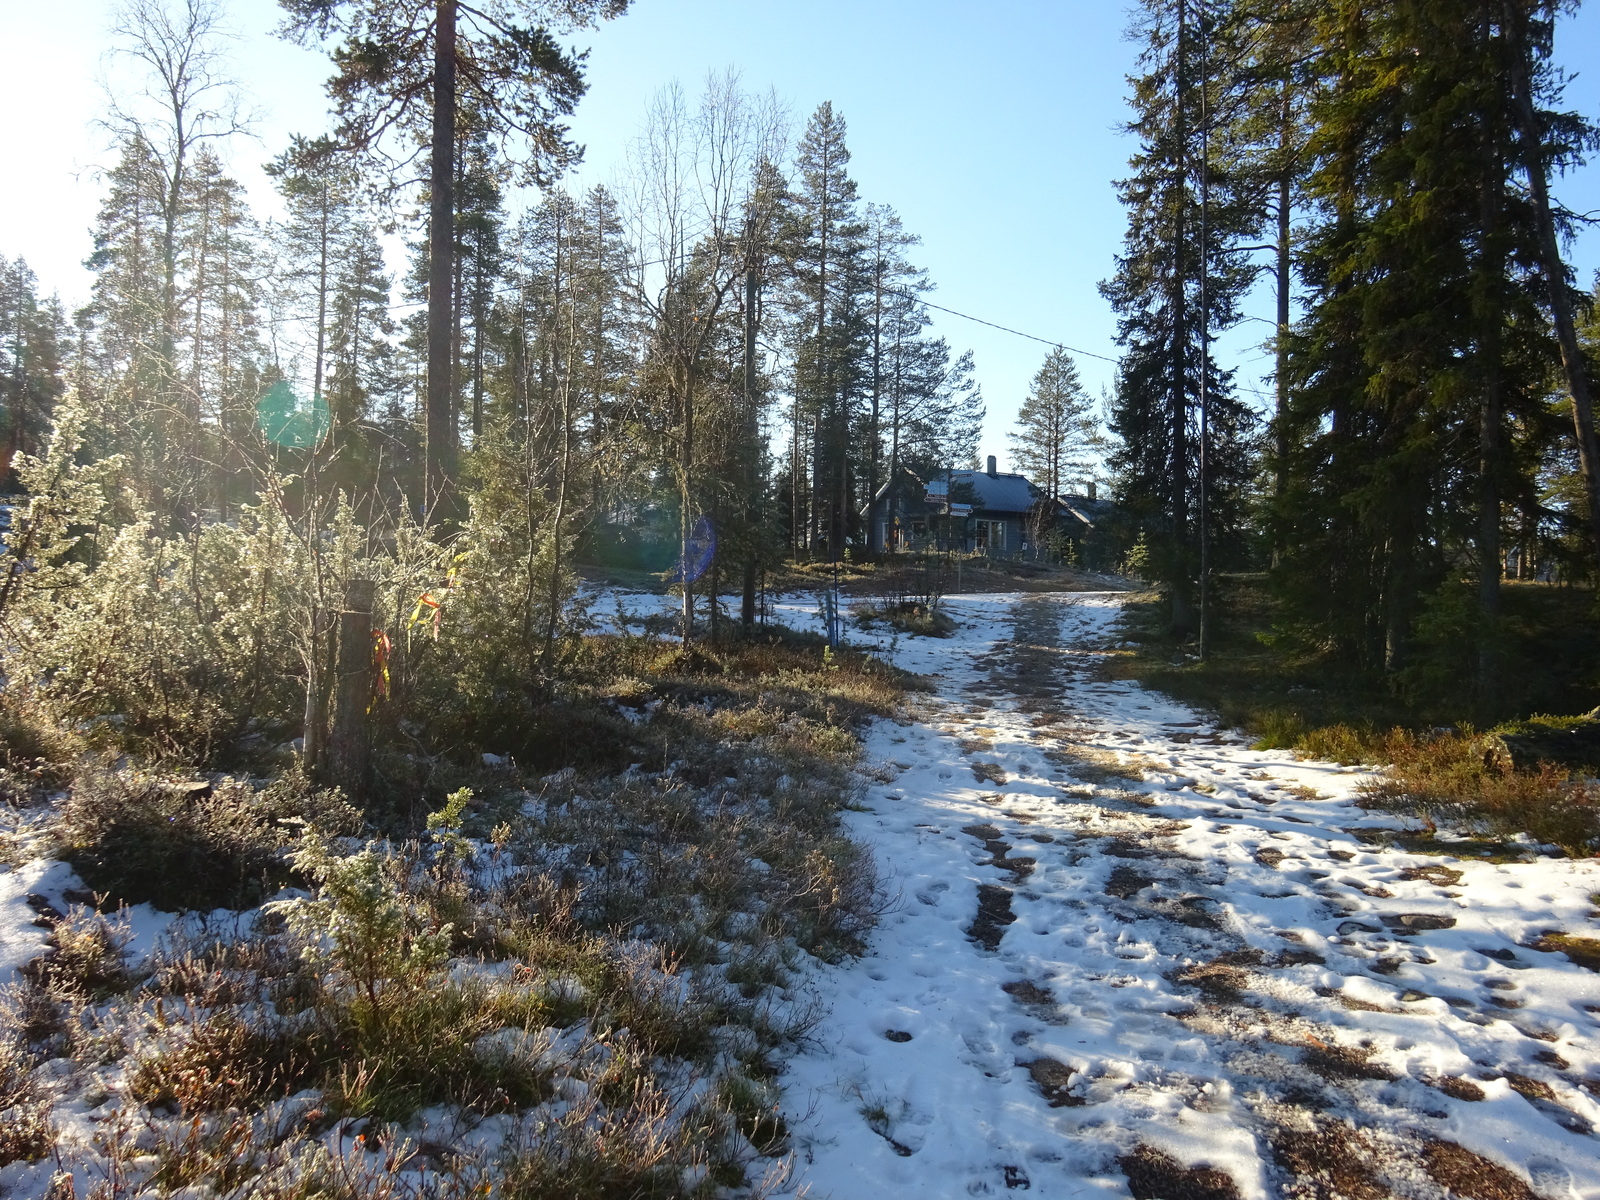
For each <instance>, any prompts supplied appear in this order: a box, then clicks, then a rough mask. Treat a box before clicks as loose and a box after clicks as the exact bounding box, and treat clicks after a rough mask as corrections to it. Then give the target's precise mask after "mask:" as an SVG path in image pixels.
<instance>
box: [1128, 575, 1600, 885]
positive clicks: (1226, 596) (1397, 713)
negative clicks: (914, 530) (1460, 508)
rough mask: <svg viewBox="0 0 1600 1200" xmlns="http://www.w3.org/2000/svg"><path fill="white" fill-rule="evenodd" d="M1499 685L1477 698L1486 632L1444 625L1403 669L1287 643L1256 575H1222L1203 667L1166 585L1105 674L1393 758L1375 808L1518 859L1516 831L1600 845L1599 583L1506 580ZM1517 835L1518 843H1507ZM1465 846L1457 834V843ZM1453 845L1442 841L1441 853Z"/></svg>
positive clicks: (1418, 839)
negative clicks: (1169, 613) (1386, 671)
mask: <svg viewBox="0 0 1600 1200" xmlns="http://www.w3.org/2000/svg"><path fill="white" fill-rule="evenodd" d="M1505 593H1506V605H1505V607H1506V621H1505V625H1504V630H1503V635H1502V641H1501V643H1500V656H1501V661H1500V668H1499V675H1500V678H1501V680H1502V687H1501V688H1500V689H1498V690H1497V693H1496V694H1495V695H1494V696H1493V697H1490V698H1488V700H1487V702H1486V701H1485V699H1484V698H1483V697H1480V696H1476V695H1475V694H1474V691H1473V688H1472V686H1471V683H1470V680H1471V679H1472V678H1473V667H1474V665H1475V664H1474V661H1473V659H1472V658H1471V656H1472V655H1474V654H1475V653H1476V642H1475V641H1474V640H1473V639H1471V638H1469V637H1467V636H1465V635H1464V634H1461V633H1460V631H1453V630H1451V629H1450V628H1448V627H1447V626H1446V625H1445V624H1444V623H1442V624H1441V628H1440V629H1439V630H1438V631H1437V635H1436V636H1435V637H1434V638H1433V639H1431V640H1428V641H1423V642H1422V643H1421V644H1419V645H1417V646H1415V647H1414V648H1413V657H1412V659H1411V662H1410V664H1409V666H1408V667H1407V669H1405V670H1403V671H1400V672H1397V673H1392V674H1390V675H1387V676H1381V677H1380V676H1378V675H1375V674H1372V673H1367V672H1362V671H1360V670H1357V669H1355V668H1353V667H1351V666H1350V665H1349V664H1348V663H1346V662H1343V661H1341V659H1340V656H1339V655H1337V654H1336V653H1334V652H1332V651H1331V650H1328V649H1324V648H1319V647H1315V646H1310V647H1308V646H1307V645H1305V644H1304V643H1303V642H1299V641H1296V640H1294V639H1291V638H1287V637H1284V636H1283V635H1282V632H1281V630H1280V629H1279V628H1278V626H1277V625H1276V624H1275V622H1276V620H1277V618H1278V617H1279V615H1280V614H1279V613H1278V611H1277V609H1276V608H1275V606H1274V604H1273V601H1272V598H1271V594H1270V593H1269V592H1268V591H1267V590H1266V588H1265V587H1263V586H1262V585H1261V583H1260V581H1259V580H1258V579H1255V578H1253V577H1233V578H1230V579H1228V580H1226V581H1225V583H1224V588H1223V595H1222V597H1221V599H1220V603H1219V605H1218V608H1219V612H1220V616H1219V619H1218V621H1217V626H1216V628H1217V636H1216V637H1215V639H1214V641H1213V643H1212V648H1211V650H1210V653H1209V654H1208V657H1207V659H1206V661H1204V662H1202V661H1200V660H1199V658H1198V656H1197V654H1196V653H1195V650H1196V647H1195V646H1194V644H1193V642H1192V641H1186V642H1184V643H1182V644H1179V643H1178V642H1176V641H1175V640H1174V639H1173V638H1172V637H1171V636H1170V635H1169V634H1168V633H1167V631H1166V630H1165V629H1164V628H1163V616H1164V608H1163V606H1162V604H1161V601H1160V598H1159V597H1157V596H1154V595H1150V596H1147V597H1145V598H1142V599H1137V600H1134V601H1133V602H1131V603H1129V604H1128V605H1127V606H1126V608H1125V609H1124V617H1123V621H1122V625H1121V629H1122V632H1123V634H1124V637H1125V639H1126V640H1125V641H1124V642H1123V649H1122V651H1121V653H1119V654H1118V655H1116V656H1115V657H1114V658H1113V659H1112V660H1111V664H1110V667H1109V669H1110V670H1111V671H1112V672H1113V673H1114V674H1115V675H1116V676H1118V677H1119V678H1132V679H1137V680H1139V681H1140V682H1141V683H1143V684H1145V685H1146V686H1147V687H1152V688H1156V689H1158V690H1160V691H1163V692H1166V693H1168V694H1170V695H1172V696H1174V697H1176V698H1177V699H1179V700H1182V701H1184V702H1185V703H1188V704H1192V705H1195V706H1197V707H1200V708H1203V709H1207V710H1209V711H1212V712H1215V713H1217V714H1218V715H1219V717H1220V718H1221V719H1222V720H1223V721H1225V722H1226V723H1227V724H1229V725H1231V726H1234V727H1236V728H1238V729H1241V730H1243V731H1244V732H1245V733H1247V734H1249V735H1251V736H1252V737H1253V738H1255V739H1256V743H1255V744H1256V746H1257V748H1258V749H1284V750H1292V751H1294V752H1295V753H1297V754H1300V755H1303V756H1305V757H1307V758H1319V759H1327V760H1331V761H1335V762H1340V763H1346V764H1370V765H1373V766H1382V767H1384V768H1385V770H1384V772H1383V773H1382V774H1381V775H1374V777H1373V778H1372V780H1371V782H1370V783H1369V784H1368V785H1367V787H1366V789H1365V790H1366V797H1367V799H1366V803H1368V804H1370V805H1371V806H1373V807H1375V808H1385V809H1390V810H1393V811H1396V812H1400V813H1405V814H1408V815H1411V816H1414V817H1417V818H1419V822H1420V826H1421V828H1420V831H1419V833H1418V834H1417V835H1416V836H1415V837H1413V838H1410V839H1408V844H1410V845H1411V847H1412V848H1413V849H1425V848H1426V847H1427V846H1428V845H1429V844H1430V843H1431V842H1432V839H1433V837H1434V835H1435V834H1436V833H1437V832H1438V831H1440V830H1448V831H1450V833H1451V834H1452V836H1460V835H1463V834H1464V835H1468V836H1471V837H1475V838H1477V839H1480V840H1483V841H1484V843H1485V845H1486V846H1488V847H1489V851H1488V852H1489V853H1491V854H1493V853H1506V854H1510V855H1513V856H1515V855H1517V854H1520V853H1521V852H1522V850H1523V847H1522V846H1521V845H1519V844H1518V842H1517V840H1516V839H1518V838H1519V835H1520V836H1521V838H1522V840H1524V841H1526V840H1527V839H1529V838H1531V839H1532V840H1533V841H1535V842H1537V843H1540V844H1543V845H1548V846H1555V847H1559V848H1560V849H1561V850H1562V851H1564V852H1566V853H1568V854H1571V855H1574V856H1583V855H1589V854H1593V853H1595V851H1596V847H1597V846H1600V783H1597V782H1596V776H1597V775H1600V717H1597V716H1596V715H1595V713H1596V712H1597V711H1600V710H1597V709H1596V706H1597V705H1600V688H1597V687H1596V685H1595V683H1594V681H1595V679H1597V678H1600V615H1597V610H1596V608H1595V600H1594V594H1593V592H1592V590H1591V589H1587V588H1580V587H1558V586H1551V585H1545V584H1522V585H1516V584H1508V585H1507V586H1506V588H1505ZM1508 839H1509V840H1508ZM1455 844H1456V845H1457V846H1458V847H1459V843H1455ZM1443 845H1444V843H1441V848H1443Z"/></svg>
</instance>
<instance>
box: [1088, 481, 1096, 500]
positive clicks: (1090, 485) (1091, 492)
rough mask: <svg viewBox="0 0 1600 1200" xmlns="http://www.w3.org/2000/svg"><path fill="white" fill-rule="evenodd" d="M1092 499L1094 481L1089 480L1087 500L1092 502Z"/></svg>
mask: <svg viewBox="0 0 1600 1200" xmlns="http://www.w3.org/2000/svg"><path fill="white" fill-rule="evenodd" d="M1094 498H1095V497H1094V480H1092V479H1091V480H1089V499H1091V500H1093V499H1094Z"/></svg>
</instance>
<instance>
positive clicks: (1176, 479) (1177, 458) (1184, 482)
mask: <svg viewBox="0 0 1600 1200" xmlns="http://www.w3.org/2000/svg"><path fill="white" fill-rule="evenodd" d="M1187 40H1188V5H1187V4H1186V3H1185V2H1184V0H1178V45H1177V59H1178V61H1177V67H1176V75H1177V85H1176V87H1175V89H1174V92H1175V100H1174V125H1175V132H1176V143H1177V145H1178V147H1179V150H1178V158H1177V163H1176V171H1175V175H1174V178H1173V181H1172V188H1173V192H1174V194H1175V195H1176V196H1177V198H1178V202H1177V205H1176V209H1177V218H1176V224H1177V228H1176V229H1175V230H1174V234H1173V240H1172V245H1173V251H1172V252H1173V254H1174V256H1175V257H1176V262H1175V264H1174V269H1173V272H1172V279H1173V285H1172V297H1171V303H1172V349H1171V357H1170V361H1169V363H1168V366H1167V369H1168V371H1169V372H1170V373H1171V374H1170V386H1171V389H1172V394H1171V399H1170V404H1171V412H1170V413H1169V419H1170V421H1171V427H1170V428H1171V436H1172V458H1171V460H1170V461H1171V468H1170V474H1171V484H1172V543H1171V563H1170V570H1169V572H1168V573H1169V574H1170V575H1171V587H1172V633H1173V636H1175V637H1177V638H1179V639H1180V640H1181V639H1183V638H1184V637H1186V636H1188V634H1189V631H1190V630H1191V629H1192V628H1193V626H1194V613H1193V609H1192V607H1191V603H1190V586H1191V585H1190V579H1189V400H1188V388H1187V386H1186V385H1187V379H1186V378H1185V367H1186V366H1187V363H1186V361H1185V359H1186V355H1185V353H1184V352H1185V350H1186V348H1187V339H1188V336H1189V331H1188V325H1187V322H1186V320H1185V312H1184V301H1185V296H1184V279H1185V270H1186V268H1187V265H1188V264H1187V262H1186V259H1187V257H1188V256H1187V253H1186V249H1187V248H1186V247H1185V245H1184V238H1185V236H1186V233H1187V230H1186V228H1185V222H1184V205H1185V204H1186V203H1187V202H1188V187H1187V178H1188V172H1187V170H1186V168H1185V160H1186V157H1187V155H1188V147H1189V130H1188V125H1187V122H1185V120H1184V108H1183V106H1184V102H1185V100H1186V99H1187V97H1186V95H1185V92H1186V89H1187V87H1188V77H1187V74H1186V72H1185V70H1184V68H1185V66H1186V65H1187V63H1186V62H1185V60H1184V53H1185V50H1186V42H1187Z"/></svg>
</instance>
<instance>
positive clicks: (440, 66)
mask: <svg viewBox="0 0 1600 1200" xmlns="http://www.w3.org/2000/svg"><path fill="white" fill-rule="evenodd" d="M455 147H456V0H435V7H434V28H433V146H432V148H431V153H430V155H429V170H428V186H429V188H430V196H429V200H430V206H429V221H428V388H427V400H426V415H425V428H426V434H427V449H426V464H425V467H424V484H423V488H424V494H423V507H424V509H425V511H427V512H430V513H431V512H434V511H435V510H436V509H439V510H448V505H449V501H448V497H447V492H448V491H449V489H450V486H451V482H452V480H453V479H454V478H455V430H454V429H453V428H452V427H451V418H452V414H453V400H454V397H453V392H454V387H453V384H454V375H455V369H454V368H455V362H454V357H455V356H454V353H453V349H454V347H453V344H452V343H453V338H452V336H451V335H452V333H453V331H454V324H455V323H454V320H453V318H452V309H453V304H452V301H453V300H454V296H453V292H454V284H455Z"/></svg>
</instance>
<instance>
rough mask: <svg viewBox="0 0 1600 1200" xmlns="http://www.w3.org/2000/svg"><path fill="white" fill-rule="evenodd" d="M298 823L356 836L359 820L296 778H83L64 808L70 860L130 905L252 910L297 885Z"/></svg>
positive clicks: (115, 773)
mask: <svg viewBox="0 0 1600 1200" xmlns="http://www.w3.org/2000/svg"><path fill="white" fill-rule="evenodd" d="M288 819H298V820H302V821H311V822H313V823H315V824H316V825H318V826H320V827H321V828H323V829H325V830H327V831H330V832H349V831H351V830H353V829H354V828H355V827H356V826H357V825H358V824H359V815H358V814H357V813H356V812H355V811H354V810H353V809H351V808H350V807H349V806H348V805H346V804H345V803H344V802H343V801H342V800H341V799H340V798H339V796H338V794H337V793H334V792H326V791H319V790H317V789H315V788H313V787H311V786H309V785H308V784H307V783H306V782H305V781H304V780H303V779H302V778H300V777H299V776H297V775H295V774H292V773H291V774H289V775H287V776H284V777H283V778H280V779H279V780H278V781H277V782H275V783H273V784H272V785H271V786H269V787H267V788H264V789H261V790H257V789H255V788H253V787H251V786H250V785H249V784H248V783H245V782H243V781H241V780H234V779H225V780H223V781H222V782H220V783H218V784H216V785H215V786H214V787H210V788H205V787H201V788H198V789H197V788H196V786H195V785H194V784H192V783H189V782H187V781H182V780H174V779H170V778H166V777H163V776H161V775H158V774H151V773H146V772H140V771H135V770H131V769H123V770H109V769H96V770H90V771H86V772H83V773H82V774H81V776H80V778H79V780H78V782H77V784H76V785H75V786H74V787H73V789H72V791H71V793H70V794H69V796H68V798H67V800H66V802H65V804H63V805H62V808H61V812H60V818H59V822H58V825H57V834H56V836H57V838H58V839H59V840H60V842H61V844H62V852H63V856H64V857H65V858H66V859H67V860H68V861H70V862H71V863H72V864H73V866H74V867H75V868H76V869H77V871H78V873H79V875H81V876H82V877H83V880H84V882H86V883H87V884H88V885H89V886H90V887H91V888H92V889H94V890H95V891H98V892H100V893H102V894H104V895H106V896H108V897H109V898H110V899H112V900H114V901H118V902H123V903H127V904H141V903H147V902H148V903H150V904H154V905H155V906H156V907H157V908H162V909H166V910H168V911H176V910H179V909H185V908H196V909H201V910H208V909H213V908H247V907H249V906H251V905H253V904H259V903H260V902H261V901H262V900H263V899H265V898H266V897H267V896H270V895H271V894H272V893H273V892H275V891H277V890H278V889H279V888H280V887H282V886H283V885H284V884H285V883H287V882H288V881H289V878H290V873H289V864H288V862H287V860H286V859H285V857H284V849H285V848H286V847H287V846H288V845H289V843H290V842H291V841H292V840H293V829H292V828H291V827H290V826H289V825H286V824H285V821H286V820H288Z"/></svg>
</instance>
